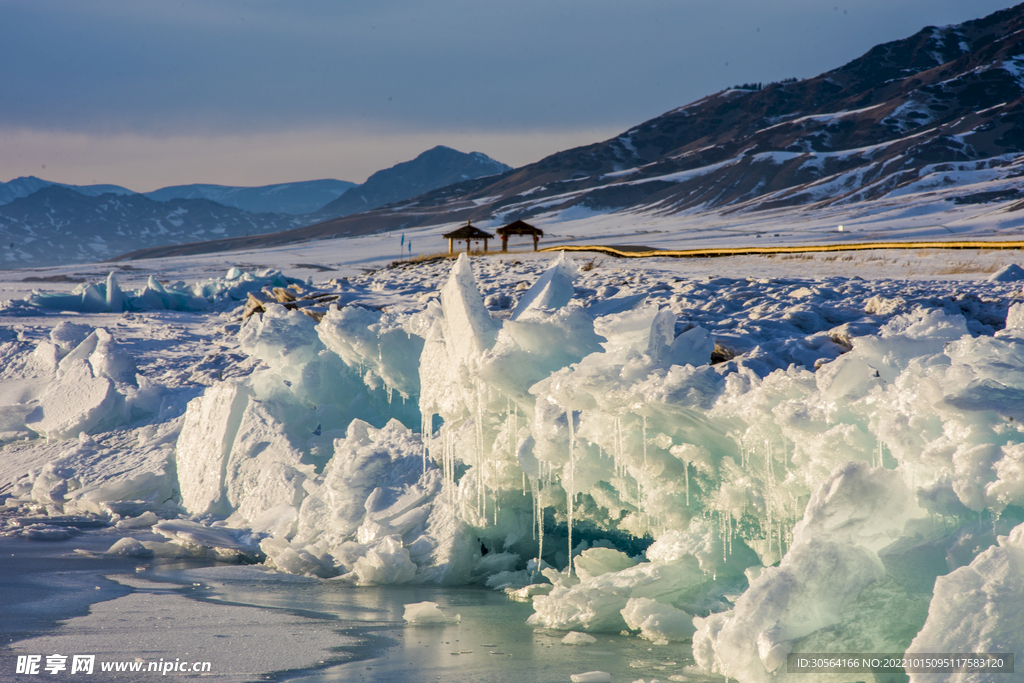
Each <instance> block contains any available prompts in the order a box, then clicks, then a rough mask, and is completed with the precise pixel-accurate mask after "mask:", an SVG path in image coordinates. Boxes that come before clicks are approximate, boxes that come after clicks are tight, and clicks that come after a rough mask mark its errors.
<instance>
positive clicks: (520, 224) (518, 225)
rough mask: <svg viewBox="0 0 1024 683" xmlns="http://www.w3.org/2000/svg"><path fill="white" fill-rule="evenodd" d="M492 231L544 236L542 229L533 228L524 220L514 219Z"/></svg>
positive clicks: (500, 233)
mask: <svg viewBox="0 0 1024 683" xmlns="http://www.w3.org/2000/svg"><path fill="white" fill-rule="evenodd" d="M494 232H496V233H498V234H499V235H538V236H540V237H543V236H544V231H543V230H541V229H540V228H535V227H534V226H532V225H530V224H529V223H527V222H525V221H514V222H512V223H509V224H508V225H506V226H505V227H503V228H498V229H497V230H495V231H494Z"/></svg>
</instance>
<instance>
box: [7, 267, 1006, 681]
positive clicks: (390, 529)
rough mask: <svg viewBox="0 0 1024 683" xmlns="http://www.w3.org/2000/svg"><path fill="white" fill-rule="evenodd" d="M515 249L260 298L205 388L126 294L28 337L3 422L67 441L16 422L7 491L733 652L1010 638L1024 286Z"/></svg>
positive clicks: (768, 655)
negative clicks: (296, 299)
mask: <svg viewBox="0 0 1024 683" xmlns="http://www.w3.org/2000/svg"><path fill="white" fill-rule="evenodd" d="M512 268H513V266H510V265H508V264H504V265H501V264H499V265H495V264H488V263H487V262H486V261H483V262H471V261H470V260H469V259H467V258H466V257H464V256H462V257H460V258H459V259H458V260H457V261H456V262H455V263H454V264H453V265H450V266H446V265H443V264H427V265H422V266H419V267H417V268H408V269H398V268H396V269H391V270H385V271H381V272H380V273H377V274H374V275H373V276H372V278H370V277H369V276H368V277H367V278H366V279H365V280H364V281H360V282H362V284H359V283H357V282H355V279H353V280H351V281H348V282H346V283H344V284H338V285H337V286H338V288H339V289H340V288H345V293H346V296H345V298H344V299H342V300H339V301H343V302H344V303H336V304H334V305H333V306H332V307H331V308H330V309H329V310H325V311H323V315H322V318H321V319H320V320H319V322H318V321H317V320H316V319H315V318H314V317H311V316H309V315H306V314H304V313H302V312H301V311H299V310H290V309H288V308H286V307H285V306H284V305H281V304H276V303H272V302H269V301H268V302H266V305H265V306H264V307H263V311H262V312H261V313H257V314H255V315H252V316H251V317H249V318H248V320H246V321H245V322H244V323H235V322H232V325H238V328H235V329H239V328H240V329H239V331H238V334H237V337H235V338H232V339H231V343H234V344H235V345H236V346H235V348H234V350H236V351H237V352H238V358H244V359H245V360H244V363H245V364H247V365H246V366H245V367H246V371H245V372H237V373H233V376H231V377H228V378H227V379H217V378H216V377H213V378H210V379H206V380H204V386H193V387H189V388H188V389H187V391H186V390H185V389H180V388H179V389H175V390H173V391H172V390H171V389H167V388H162V387H161V386H160V385H159V384H158V381H157V379H156V378H153V377H148V376H147V373H151V372H152V368H153V367H154V364H153V363H152V362H149V363H148V364H147V363H143V362H141V361H139V360H138V359H137V358H135V357H134V356H133V355H132V354H129V353H128V352H127V350H126V349H128V348H130V347H128V346H127V345H120V344H119V343H118V339H119V338H120V337H119V336H118V335H119V332H118V329H123V326H122V327H118V328H115V327H114V326H110V327H109V328H101V327H97V326H95V325H90V326H83V325H79V324H77V321H78V320H79V319H80V318H77V317H76V318H73V319H74V320H75V321H76V322H75V323H70V322H69V323H65V324H62V325H58V326H56V327H54V328H53V329H52V331H50V332H49V333H48V335H47V333H45V332H42V333H40V332H36V333H33V334H34V341H33V342H25V341H22V340H20V338H18V339H15V338H14V336H12V337H11V340H10V341H4V342H3V343H2V344H0V354H3V355H2V358H3V359H4V360H5V362H6V365H5V366H4V367H3V368H0V382H4V385H3V386H4V390H5V398H4V401H3V403H4V405H3V406H0V432H3V433H4V434H9V435H11V436H10V438H11V439H14V438H24V436H26V435H27V436H28V437H29V438H30V439H34V438H35V436H37V435H43V436H46V437H48V438H49V439H50V441H49V442H47V443H46V445H45V446H44V445H43V444H42V439H39V440H37V441H38V442H39V443H33V444H32V445H31V446H30V447H29V448H28V449H26V450H25V451H20V450H14V449H12V450H11V451H10V453H12V454H13V456H12V458H14V459H12V460H11V461H10V462H12V463H15V462H16V460H15V459H16V458H20V457H24V460H23V461H17V462H20V463H24V464H23V465H22V464H4V465H3V467H4V468H6V469H5V470H4V472H6V471H7V470H11V471H14V468H16V467H22V468H23V470H22V473H20V474H18V476H16V477H13V478H10V477H9V478H10V481H9V482H8V483H9V486H10V488H9V489H4V491H5V493H6V492H8V491H9V492H10V496H11V501H12V502H13V504H14V505H22V504H24V505H36V506H39V508H40V509H42V508H45V509H47V510H52V513H53V514H56V513H58V512H65V513H66V512H70V511H81V512H90V513H92V514H96V515H105V516H106V518H107V519H110V520H111V522H112V523H116V524H117V529H118V531H119V532H120V533H129V534H138V535H139V536H140V538H147V537H145V536H142V535H141V534H143V533H148V532H146V531H144V530H145V529H146V528H148V527H150V526H152V529H153V531H154V532H155V533H158V534H162V536H163V537H164V538H166V539H167V541H166V542H156V541H152V540H144V541H141V543H142V544H143V545H142V548H143V550H142V551H140V550H139V549H138V548H137V547H136V546H134V545H133V544H132V543H130V542H129V541H127V540H126V541H125V543H124V544H123V545H122V546H120V548H119V549H118V552H121V551H122V550H123V551H124V552H125V553H132V552H136V551H137V552H143V551H152V552H153V553H154V554H156V555H158V556H161V557H207V558H210V557H212V558H218V559H227V560H243V561H262V562H264V563H265V565H266V566H267V567H269V568H273V569H276V570H279V571H282V572H290V573H295V574H306V575H311V576H315V577H319V578H324V579H326V578H334V579H336V580H341V581H344V582H348V583H354V584H360V585H365V584H376V585H391V584H433V585H465V584H479V585H486V586H489V587H492V588H495V589H501V590H506V591H507V592H508V593H509V595H510V596H511V597H513V598H515V599H522V600H530V601H532V604H533V609H534V614H533V615H532V616H531V617H530V624H531V625H533V626H536V627H541V628H550V629H558V630H563V631H570V630H571V631H574V632H578V633H581V634H584V633H604V632H607V633H618V632H621V631H622V630H623V629H629V630H630V631H632V632H633V633H634V634H635V635H637V636H639V637H641V638H644V639H646V640H649V641H651V642H652V643H665V642H685V641H687V640H689V639H692V642H693V651H694V657H695V659H696V662H697V664H698V665H699V666H700V668H701V671H703V672H704V673H705V674H706V675H711V674H715V675H725V676H729V677H730V678H734V679H737V680H739V681H743V682H744V683H746V682H751V683H754V682H760V681H767V680H784V679H786V678H787V676H786V674H785V672H784V668H783V667H784V663H785V657H786V654H787V653H789V652H795V651H803V652H814V651H830V650H834V651H837V652H839V651H847V652H858V651H864V652H867V651H872V652H902V651H906V650H907V649H908V648H911V644H912V643H914V647H918V642H917V641H915V638H919V639H920V643H923V644H924V645H921V647H924V646H925V645H926V646H927V647H929V648H942V649H949V648H952V649H954V650H955V649H958V648H957V647H955V646H954V636H949V637H948V638H947V634H948V633H951V632H956V633H958V634H960V635H961V636H962V641H963V642H965V643H970V646H971V647H976V648H987V647H989V641H986V640H985V638H987V637H988V636H987V635H986V634H997V635H999V634H1002V635H999V637H1002V638H1004V640H1005V641H1006V642H1007V643H1008V645H1007V647H1010V646H1014V647H1015V646H1016V645H1019V644H1020V643H1019V642H1018V641H1014V640H1013V635H1012V634H1014V633H1016V632H1017V630H1019V629H1020V628H1021V624H1020V621H1019V619H1020V616H1019V610H1015V609H1014V607H1013V605H1016V604H1018V603H1019V602H1020V596H1019V595H1018V594H1017V593H1018V592H1019V591H1017V589H1018V588H1019V586H1017V584H1016V583H1014V582H1013V580H1012V576H1013V573H1012V572H1015V571H1016V572H1019V570H1020V567H1018V566H1017V565H1016V564H1013V563H1014V562H1017V564H1019V562H1018V560H1019V559H1020V558H1019V557H1018V555H1020V554H1021V552H1022V548H1021V541H1020V537H1021V535H1022V534H1024V532H1022V531H1020V530H1019V529H1020V526H1019V525H1020V524H1022V523H1024V437H1022V434H1024V432H1022V429H1024V427H1022V426H1021V425H1022V423H1024V409H1022V408H1021V405H1024V332H1022V330H1024V312H1022V311H1024V305H1022V304H1020V303H1017V302H1015V300H1014V298H1013V297H1014V293H1015V292H1016V291H1017V289H1019V287H1017V286H1016V285H1011V284H1001V283H1000V282H987V281H982V282H978V283H975V284H974V285H972V286H971V287H966V286H964V287H963V288H962V289H958V290H957V291H952V292H951V291H946V290H943V289H941V288H940V287H938V286H935V285H929V286H927V287H926V286H923V285H920V286H919V285H916V284H909V283H897V282H895V281H886V282H884V283H882V284H876V283H867V282H865V281H859V280H842V279H839V278H833V279H829V280H823V279H820V280H808V279H801V280H785V279H764V280H753V279H731V278H725V277H716V278H708V279H704V278H701V279H696V278H683V277H661V276H651V275H648V274H647V273H646V272H645V271H644V270H643V269H642V268H635V267H632V266H623V267H622V268H621V269H618V268H617V270H616V271H608V272H605V273H602V272H599V271H595V270H589V271H579V269H576V268H575V266H574V265H573V263H572V261H571V260H570V259H568V258H566V257H559V258H558V259H557V260H556V261H554V262H553V263H552V264H549V265H548V266H547V267H546V268H545V267H543V266H538V265H536V264H529V265H528V266H524V267H523V268H522V269H521V270H519V271H514V272H513V271H512V270H511V269H512ZM672 268H677V269H678V268H680V266H677V265H673V266H672ZM420 269H422V270H420ZM506 270H507V271H509V272H506ZM672 272H674V273H676V274H679V273H680V272H681V271H680V270H676V271H672ZM424 273H426V274H424ZM229 275H230V277H228V278H223V279H218V280H217V281H211V282H208V283H206V284H204V285H203V286H202V287H199V288H198V289H196V288H195V287H196V286H193V287H192V288H189V287H186V286H184V285H181V286H179V285H178V284H176V283H175V284H172V283H163V282H160V281H158V280H157V279H156V278H154V280H153V281H152V282H149V283H148V284H147V286H146V288H145V291H144V297H145V298H146V300H147V301H149V303H147V304H146V305H147V306H151V307H152V308H154V309H156V308H157V306H158V305H159V306H164V307H165V309H166V308H167V307H172V306H185V305H190V304H188V300H189V299H188V297H200V298H202V299H203V300H204V301H205V302H206V304H207V305H209V306H214V307H216V306H223V307H225V308H224V309H223V310H224V316H223V318H221V320H222V321H228V322H231V321H234V320H235V318H233V317H231V316H237V315H239V312H238V311H228V310H227V307H228V306H234V305H235V304H232V303H230V302H234V301H237V300H238V298H237V295H238V294H239V293H241V292H245V291H251V289H249V290H247V289H246V288H251V287H255V286H257V285H259V286H265V285H266V283H268V282H271V281H274V278H277V277H278V276H279V274H273V273H270V274H267V275H266V276H265V277H262V279H260V278H257V277H255V276H251V275H249V274H247V273H245V272H243V271H241V270H238V271H237V272H233V273H230V274H229ZM281 277H283V276H281ZM418 278H419V279H418ZM524 281H526V282H535V284H534V285H533V286H532V287H530V288H529V289H527V288H526V286H525V285H524V286H522V287H518V286H517V285H518V283H521V282H524ZM288 284H289V281H288V280H287V279H283V280H280V282H279V284H278V285H277V286H287V285H288ZM100 285H103V286H102V287H101V286H100ZM115 285H116V280H114V279H108V282H107V283H106V284H104V283H99V284H97V285H96V286H95V290H96V291H95V292H93V291H92V290H88V291H86V289H83V291H82V292H79V294H78V295H77V296H78V297H79V299H78V300H79V302H81V301H82V300H83V299H82V297H83V296H84V297H85V298H86V299H87V300H88V301H89V302H93V303H94V304H95V305H96V306H99V301H100V299H99V298H98V297H97V295H96V293H97V292H98V293H99V294H102V295H103V302H104V303H103V306H110V305H111V304H110V303H109V302H110V301H112V299H111V298H110V296H108V295H109V294H110V292H112V291H114V286H115ZM359 287H363V289H362V290H359ZM435 290H440V297H439V300H438V298H435V295H434V292H435ZM602 292H603V293H602ZM410 293H411V294H412V296H409V294H410ZM179 295H180V296H179ZM123 296H124V299H123V306H125V307H128V306H131V305H134V304H132V303H131V302H132V301H135V300H136V299H138V296H137V295H134V294H131V293H130V292H129V291H127V290H125V291H124V292H123ZM133 296H134V297H136V298H135V299H133V298H132V297H133ZM243 296H244V294H243ZM517 297H518V302H517V304H516V305H515V307H514V308H513V306H512V303H511V302H513V301H516V298H517ZM90 305H93V304H90ZM489 307H490V308H489ZM510 308H511V309H512V310H511V311H510ZM239 310H240V309H239ZM97 315H99V314H97ZM149 315H150V314H148V313H147V316H149ZM106 320H107V321H109V317H108V318H107V319H106ZM132 321H133V319H132V318H131V317H128V318H126V319H125V320H123V321H121V322H124V323H125V324H126V325H127V324H132ZM222 324H223V323H222ZM225 345H227V343H226V342H225ZM713 359H714V362H712V360H713ZM234 362H235V363H236V364H238V365H242V364H243V362H242V361H234ZM225 369H226V370H232V369H233V368H231V367H226V368H225ZM19 373H20V374H19ZM183 376H186V377H187V376H190V373H184V374H183ZM160 381H167V380H166V378H164V379H161V380H160ZM189 398H191V399H192V400H191V401H188V399H189ZM186 402H187V408H186V407H184V406H185V405H186ZM143 429H150V430H157V431H159V436H154V438H153V442H152V443H150V442H149V440H148V438H147V439H141V438H138V439H137V436H138V435H139V434H141V431H142V430H143ZM118 430H123V435H121V436H113V434H120V432H119V431H118ZM147 433H148V432H147ZM3 438H5V439H6V438H8V437H6V436H5V437H3ZM67 438H78V439H79V440H78V441H61V439H67ZM136 441H138V443H136ZM146 444H149V445H146ZM46 449H48V450H46ZM23 452H24V453H26V455H25V456H22V455H21V454H22V453H23ZM27 454H32V455H31V456H29V455H27ZM5 476H7V475H5ZM9 504H10V503H9ZM147 511H151V512H149V513H147ZM1014 527H1017V529H1015V530H1013V531H1012V533H1011V529H1013V528H1014ZM136 530H143V531H136ZM21 532H24V533H26V534H29V535H33V534H34V535H35V536H36V537H39V538H46V537H50V536H60V535H61V534H62V533H65V532H62V531H61V530H60V529H59V528H58V527H55V526H52V525H42V526H32V527H31V528H28V527H26V528H24V529H20V528H19V530H18V532H17V533H21ZM12 533H13V532H12ZM65 535H66V534H65ZM1015 553H1016V554H1015ZM1015 558H1016V559H1015ZM1000 577H1003V578H1000ZM990 579H991V581H990ZM986 582H988V583H986ZM972 591H973V592H972ZM1015 591H1017V592H1015ZM954 594H955V595H962V596H965V597H963V598H962V599H961V598H956V599H954V598H953V597H952V596H954ZM966 596H974V597H971V598H970V600H968V597H966ZM983 601H984V602H983ZM990 604H991V605H992V606H991V607H989V605H990ZM929 605H931V608H929ZM986 610H987V611H986ZM972 615H982V616H977V617H974V616H972ZM983 615H990V616H984V618H983ZM960 626H962V627H963V630H960V631H956V629H957V628H960ZM970 629H974V630H970ZM1004 636H1005V637H1004ZM993 638H994V637H993ZM573 639H577V640H585V638H583V636H582V635H581V636H573ZM990 640H991V642H992V643H995V642H996V641H995V640H993V639H990ZM999 642H1003V641H999ZM993 647H994V645H993ZM935 651H942V650H941V649H939V650H935ZM695 675H696V674H695Z"/></svg>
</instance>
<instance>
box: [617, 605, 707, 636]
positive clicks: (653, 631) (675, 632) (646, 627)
mask: <svg viewBox="0 0 1024 683" xmlns="http://www.w3.org/2000/svg"><path fill="white" fill-rule="evenodd" d="M622 618H623V619H625V620H626V626H627V627H628V628H629V629H630V630H633V631H640V636H641V637H642V638H645V639H647V640H651V641H655V642H665V641H667V642H671V641H683V640H690V638H692V637H693V634H694V632H695V631H696V630H697V629H696V627H695V626H694V625H693V615H692V614H690V613H688V612H686V611H684V610H681V609H676V608H675V607H672V606H671V605H666V604H664V603H661V602H658V601H657V600H652V599H651V598H630V599H629V602H627V603H626V606H625V607H623V608H622Z"/></svg>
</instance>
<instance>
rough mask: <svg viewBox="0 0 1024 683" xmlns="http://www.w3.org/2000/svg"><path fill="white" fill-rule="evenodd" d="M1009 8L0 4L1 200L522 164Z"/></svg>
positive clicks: (471, 1)
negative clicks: (737, 88) (37, 186)
mask: <svg viewBox="0 0 1024 683" xmlns="http://www.w3.org/2000/svg"><path fill="white" fill-rule="evenodd" d="M1012 4H1013V3H1012V2H1006V1H1005V0H971V1H970V2H965V1H964V0H899V2H895V3H894V2H892V0H858V2H856V3H852V2H847V3H846V4H843V3H842V2H840V0H773V1H772V2H766V1H765V0H718V1H717V2H714V3H711V2H707V0H515V1H514V2H507V3H499V2H493V1H491V0H433V1H432V2H429V3H428V2H414V1H413V0H362V1H360V2H350V1H348V0H289V1H288V2H283V1H281V0H88V1H87V2H82V1H81V0H0V65H2V66H0V182H2V181H7V180H11V179H13V178H16V177H19V176H28V175H34V176H38V177H41V178H45V179H47V180H52V181H55V182H62V183H71V184H81V185H87V184H93V183H113V184H117V185H122V186H125V187H127V188H129V189H131V190H135V191H139V192H145V191H149V190H154V189H157V188H159V187H164V186H167V185H179V184H188V183H200V182H201V183H216V184H222V185H245V186H255V185H266V184H272V183H283V182H292V181H299V180H313V179H317V178H337V179H340V180H350V181H352V182H362V181H364V180H365V179H366V178H367V176H369V175H370V174H371V173H373V172H374V171H377V170H380V169H382V168H386V167H388V166H392V165H394V164H396V163H399V162H401V161H406V160H408V159H411V158H413V157H415V156H416V155H417V154H419V153H421V152H423V151H425V150H427V149H429V148H431V147H434V146H435V145H447V146H449V147H453V148H455V149H458V150H461V151H463V152H470V151H479V152H483V153H485V154H487V155H489V156H491V157H493V158H495V159H497V160H499V161H502V162H504V163H507V164H509V165H512V166H522V165H524V164H527V163H531V162H533V161H537V160H539V159H541V158H543V157H544V156H547V155H548V154H552V153H554V152H557V151H560V150H564V149H569V148H571V147H576V146H579V145H584V144H588V143H591V142H597V141H600V140H604V139H607V138H610V137H613V136H615V135H617V134H618V133H621V132H623V131H625V130H626V129H628V128H630V127H632V126H634V125H637V124H639V123H641V122H643V121H645V120H648V119H650V118H653V117H655V116H658V115H659V114H662V113H664V112H666V111H668V110H670V109H674V108H676V107H679V106H682V105H684V104H687V103H689V102H692V101H694V100H697V99H700V98H701V97H704V96H705V95H708V94H711V93H713V92H717V91H719V90H722V89H723V88H726V87H729V86H731V85H734V84H738V83H744V82H750V81H761V82H769V81H775V80H781V79H783V78H789V77H797V78H807V77H811V76H815V75H818V74H820V73H822V72H824V71H828V70H829V69H833V68H836V67H838V66H840V65H842V64H844V63H845V62H847V61H849V60H851V59H854V58H856V57H858V56H860V55H862V54H863V53H864V52H866V51H867V50H869V49H870V48H871V47H873V46H874V45H876V44H879V43H882V42H887V41H890V40H897V39H900V38H904V37H907V36H909V35H912V34H913V33H916V32H917V31H918V30H920V29H921V28H923V27H924V26H927V25H944V24H950V23H959V22H962V21H965V20H968V19H973V18H977V17H981V16H984V15H986V14H990V13H991V12H994V11H996V10H999V9H1002V8H1005V7H1009V6H1011V5H1012Z"/></svg>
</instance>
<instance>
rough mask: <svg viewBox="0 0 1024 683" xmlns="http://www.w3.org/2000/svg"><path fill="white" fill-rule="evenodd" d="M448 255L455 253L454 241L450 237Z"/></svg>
mask: <svg viewBox="0 0 1024 683" xmlns="http://www.w3.org/2000/svg"><path fill="white" fill-rule="evenodd" d="M448 253H449V254H454V253H455V240H453V239H452V238H451V237H449V238H448Z"/></svg>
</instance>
